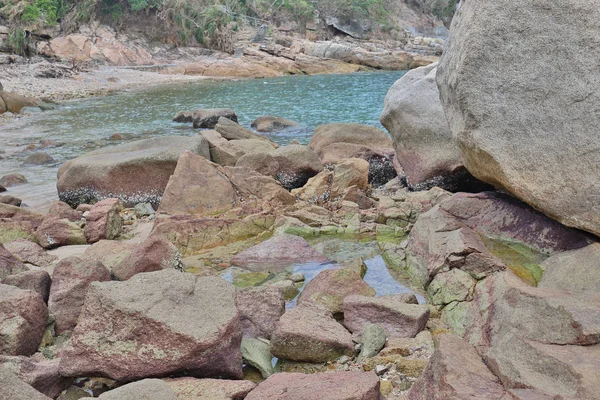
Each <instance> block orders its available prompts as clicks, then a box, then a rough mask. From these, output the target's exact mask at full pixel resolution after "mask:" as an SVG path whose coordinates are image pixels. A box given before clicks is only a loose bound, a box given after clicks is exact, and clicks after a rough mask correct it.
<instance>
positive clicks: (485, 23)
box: [437, 0, 600, 235]
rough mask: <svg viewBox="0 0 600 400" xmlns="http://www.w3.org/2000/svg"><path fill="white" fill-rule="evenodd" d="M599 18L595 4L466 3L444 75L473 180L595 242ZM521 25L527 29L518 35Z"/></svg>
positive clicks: (598, 219)
mask: <svg viewBox="0 0 600 400" xmlns="http://www.w3.org/2000/svg"><path fill="white" fill-rule="evenodd" d="M598 20H600V8H598V7H597V3H596V2H594V1H592V0H584V1H577V2H567V3H562V2H561V3H549V4H546V5H545V6H544V7H539V4H538V3H536V2H530V3H526V4H521V3H520V4H516V3H514V2H512V1H510V0H501V1H493V2H479V1H476V2H464V3H463V4H461V7H460V8H459V9H458V11H457V13H456V15H455V17H454V19H453V21H452V29H451V35H450V38H449V40H448V41H447V43H446V46H445V49H444V54H443V56H442V58H441V60H440V63H439V66H438V73H437V82H438V86H439V89H440V98H441V100H442V104H443V106H444V111H445V115H446V117H447V120H448V122H449V125H450V128H451V131H452V134H453V135H454V136H455V137H456V139H457V141H458V144H459V146H460V148H461V150H462V153H463V158H464V163H465V166H466V168H467V169H468V170H469V172H471V173H472V174H473V175H474V176H475V177H476V178H478V179H480V180H482V181H485V182H488V183H490V184H492V185H494V186H497V187H499V188H502V189H504V190H505V191H507V192H510V193H512V194H514V195H515V196H516V197H518V198H520V199H522V200H523V201H524V202H526V203H528V204H530V205H532V206H533V207H535V208H536V209H538V210H540V211H542V212H543V213H544V214H546V215H548V216H550V217H551V218H554V219H556V220H558V221H559V222H561V223H563V224H565V225H567V226H571V227H575V228H579V229H583V230H586V231H589V232H592V233H594V234H596V235H598V234H600V203H598V201H597V195H598V193H599V192H600V152H598V151H597V150H596V149H597V148H598V146H599V144H600V137H599V136H598V135H597V131H598V117H597V114H598V113H597V111H598V102H599V97H598V93H600V80H598V77H597V68H596V67H595V65H597V64H598V62H599V61H600V51H598V47H597V42H598V23H597V21H598ZM523 26H527V27H528V29H527V31H524V32H521V34H519V35H514V32H516V31H519V30H520V29H521V27H523ZM547 32H553V34H552V35H547V34H546V33H547ZM582 37H587V38H589V40H581V38H582ZM530 49H548V51H539V52H535V51H534V52H531V51H530ZM523 54H528V55H529V56H528V57H527V60H524V59H523ZM507 82H510V84H507Z"/></svg>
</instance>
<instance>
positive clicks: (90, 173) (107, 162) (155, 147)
mask: <svg viewBox="0 0 600 400" xmlns="http://www.w3.org/2000/svg"><path fill="white" fill-rule="evenodd" d="M185 151H191V152H193V153H195V154H198V155H201V156H203V157H205V158H207V159H208V158H210V152H209V148H208V142H207V141H206V140H205V139H204V138H203V137H201V136H197V137H187V136H168V137H161V138H154V139H145V140H140V141H136V142H132V143H126V144H122V145H118V146H109V147H106V148H103V149H99V150H95V151H92V152H90V153H87V154H84V155H83V156H80V157H78V158H76V159H73V160H70V161H67V162H66V163H64V164H63V165H62V166H61V167H60V169H59V171H58V183H57V188H58V195H59V198H60V199H61V200H62V201H64V202H66V203H68V204H69V205H71V206H72V207H76V206H78V205H79V204H81V203H95V202H97V201H100V200H103V199H106V198H111V197H116V198H119V199H120V200H121V201H123V202H124V203H125V205H126V206H134V205H135V204H137V203H143V202H147V203H151V204H152V205H153V206H158V203H159V201H160V197H161V196H162V193H163V191H164V189H165V187H166V186H167V182H168V180H169V177H170V176H171V175H172V174H173V171H175V166H176V165H177V160H178V159H179V156H180V155H181V154H183V153H184V152H185Z"/></svg>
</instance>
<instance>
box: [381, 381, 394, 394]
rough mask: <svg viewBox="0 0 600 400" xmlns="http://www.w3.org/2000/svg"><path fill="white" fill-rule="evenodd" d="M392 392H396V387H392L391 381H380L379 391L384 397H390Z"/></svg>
mask: <svg viewBox="0 0 600 400" xmlns="http://www.w3.org/2000/svg"><path fill="white" fill-rule="evenodd" d="M392 390H394V386H393V385H392V382H391V381H388V380H387V379H382V380H381V381H379V391H380V392H381V395H382V396H387V395H389V394H390V393H392Z"/></svg>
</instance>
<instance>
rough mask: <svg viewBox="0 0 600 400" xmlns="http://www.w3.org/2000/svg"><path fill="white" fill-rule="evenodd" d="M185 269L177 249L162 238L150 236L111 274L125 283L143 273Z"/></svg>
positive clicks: (115, 267) (113, 269) (116, 266)
mask: <svg viewBox="0 0 600 400" xmlns="http://www.w3.org/2000/svg"><path fill="white" fill-rule="evenodd" d="M167 268H174V269H178V270H182V269H183V265H182V262H181V254H179V251H178V250H177V247H175V245H174V244H173V243H171V242H169V241H168V240H167V239H165V238H163V237H160V236H150V237H149V238H148V239H146V240H144V241H143V242H142V243H140V244H139V245H137V246H136V247H135V248H134V249H133V251H132V252H131V253H129V255H128V256H126V257H125V258H124V259H123V261H121V262H120V263H119V264H117V265H115V266H114V268H112V270H111V272H112V275H113V276H114V277H115V279H117V280H120V281H125V280H127V279H129V278H131V277H132V276H134V275H135V274H139V273H141V272H152V271H158V270H161V269H167Z"/></svg>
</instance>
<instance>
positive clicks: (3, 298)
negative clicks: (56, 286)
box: [0, 284, 48, 386]
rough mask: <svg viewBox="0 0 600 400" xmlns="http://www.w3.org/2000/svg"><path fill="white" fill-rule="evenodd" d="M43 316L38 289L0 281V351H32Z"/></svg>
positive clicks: (43, 323)
mask: <svg viewBox="0 0 600 400" xmlns="http://www.w3.org/2000/svg"><path fill="white" fill-rule="evenodd" d="M47 318H48V310H47V308H46V304H44V300H43V299H42V296H41V295H40V294H39V293H35V292H32V291H30V290H22V289H19V288H17V287H15V286H10V285H4V284H0V354H5V355H10V356H18V355H22V356H30V355H32V354H33V353H35V352H36V350H37V348H38V345H39V343H40V341H41V340H42V336H43V334H44V329H45V328H46V320H47ZM0 386H1V385H0Z"/></svg>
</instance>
